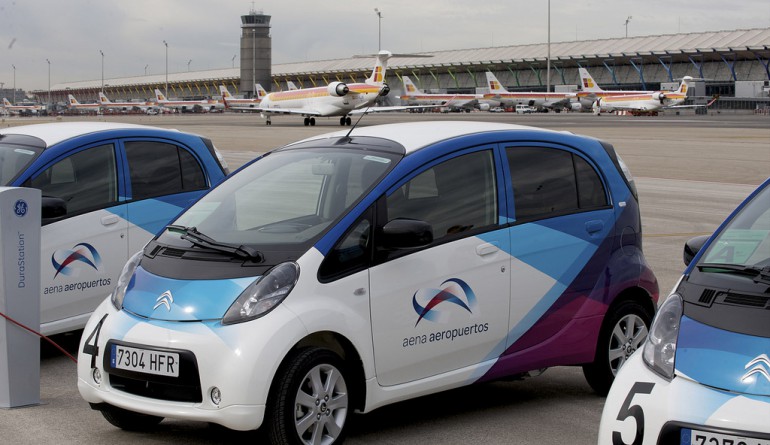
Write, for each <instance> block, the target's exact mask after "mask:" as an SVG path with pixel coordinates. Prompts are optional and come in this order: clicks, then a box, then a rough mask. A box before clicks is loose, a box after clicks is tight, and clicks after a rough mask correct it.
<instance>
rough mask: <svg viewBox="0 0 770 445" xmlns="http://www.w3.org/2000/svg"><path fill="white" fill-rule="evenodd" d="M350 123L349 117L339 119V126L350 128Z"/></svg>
mask: <svg viewBox="0 0 770 445" xmlns="http://www.w3.org/2000/svg"><path fill="white" fill-rule="evenodd" d="M350 123H351V120H350V116H342V117H341V118H340V125H348V126H350Z"/></svg>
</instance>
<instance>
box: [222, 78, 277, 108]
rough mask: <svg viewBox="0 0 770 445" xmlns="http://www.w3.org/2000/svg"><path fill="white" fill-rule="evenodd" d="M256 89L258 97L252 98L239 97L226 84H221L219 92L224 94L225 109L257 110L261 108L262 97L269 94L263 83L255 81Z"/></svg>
mask: <svg viewBox="0 0 770 445" xmlns="http://www.w3.org/2000/svg"><path fill="white" fill-rule="evenodd" d="M254 88H255V89H254V91H256V92H257V97H252V98H250V99H239V98H236V97H234V96H233V95H232V94H230V91H228V90H227V87H226V86H224V85H220V86H219V93H220V94H221V95H222V102H224V103H225V109H228V110H234V111H256V109H257V108H259V103H260V102H261V101H262V98H263V97H265V96H267V91H265V89H264V88H262V85H260V84H258V83H255V84H254Z"/></svg>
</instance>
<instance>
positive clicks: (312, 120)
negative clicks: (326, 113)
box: [305, 117, 315, 127]
mask: <svg viewBox="0 0 770 445" xmlns="http://www.w3.org/2000/svg"><path fill="white" fill-rule="evenodd" d="M308 125H310V126H311V127H313V126H315V118H314V117H306V118H305V126H306V127H307V126H308Z"/></svg>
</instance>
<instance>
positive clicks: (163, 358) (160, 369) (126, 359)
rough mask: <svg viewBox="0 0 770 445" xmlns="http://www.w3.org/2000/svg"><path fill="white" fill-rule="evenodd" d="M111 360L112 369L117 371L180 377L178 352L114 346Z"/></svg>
mask: <svg viewBox="0 0 770 445" xmlns="http://www.w3.org/2000/svg"><path fill="white" fill-rule="evenodd" d="M110 359H111V364H112V367H113V368H116V369H125V370H127V371H136V372H143V373H146V374H155V375H165V376H169V377H179V354H177V353H176V352H161V351H153V350H150V349H141V348H132V347H130V346H121V345H116V344H113V345H112V351H111V357H110Z"/></svg>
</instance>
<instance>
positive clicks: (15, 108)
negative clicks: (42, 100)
mask: <svg viewBox="0 0 770 445" xmlns="http://www.w3.org/2000/svg"><path fill="white" fill-rule="evenodd" d="M3 109H4V110H5V111H7V112H8V113H12V114H25V113H30V114H37V113H39V112H41V111H43V110H45V107H44V106H43V105H13V104H12V103H11V102H10V101H9V100H8V99H6V98H5V97H4V98H3Z"/></svg>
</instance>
